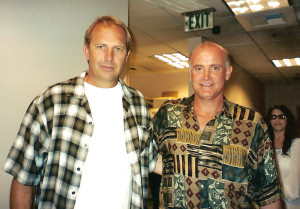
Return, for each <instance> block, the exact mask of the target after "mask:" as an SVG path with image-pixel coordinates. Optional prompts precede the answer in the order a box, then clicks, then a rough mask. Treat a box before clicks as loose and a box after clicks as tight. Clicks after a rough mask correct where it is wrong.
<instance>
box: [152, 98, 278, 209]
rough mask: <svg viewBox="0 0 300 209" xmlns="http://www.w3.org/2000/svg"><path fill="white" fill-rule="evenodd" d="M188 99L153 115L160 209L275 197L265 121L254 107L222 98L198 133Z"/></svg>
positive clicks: (247, 203) (236, 204)
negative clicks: (219, 107)
mask: <svg viewBox="0 0 300 209" xmlns="http://www.w3.org/2000/svg"><path fill="white" fill-rule="evenodd" d="M193 98H194V96H191V97H189V98H183V99H178V100H172V101H167V102H166V103H165V104H163V105H162V106H161V108H160V109H159V111H158V112H157V113H156V115H155V116H154V120H153V123H154V136H155V138H156V140H157V141H158V144H159V150H160V153H161V154H162V156H163V176H162V183H161V188H160V190H161V192H160V193H161V196H160V203H161V205H162V207H163V208H189V209H193V208H214V209H215V208H251V205H252V203H253V202H256V203H257V204H258V205H259V206H263V205H268V204H270V203H272V202H274V201H276V200H277V199H279V198H280V192H281V191H280V188H279V180H278V178H277V173H276V170H275V166H274V160H273V158H272V153H271V142H270V140H269V137H268V135H267V129H266V124H265V122H264V121H263V118H262V117H261V115H260V114H259V113H258V112H255V111H254V110H252V109H249V108H246V107H242V106H240V105H237V104H234V103H232V102H229V101H228V100H227V99H226V98H224V106H223V109H222V112H221V113H220V114H218V115H217V116H216V117H215V118H214V119H212V120H211V121H209V122H208V123H207V124H206V126H205V128H204V130H203V132H202V133H201V132H200V127H199V122H198V120H197V117H196V115H195V114H194V113H193Z"/></svg>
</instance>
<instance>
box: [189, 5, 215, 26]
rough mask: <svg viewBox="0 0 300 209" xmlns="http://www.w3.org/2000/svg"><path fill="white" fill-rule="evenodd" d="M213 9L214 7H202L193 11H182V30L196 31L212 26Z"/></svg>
mask: <svg viewBox="0 0 300 209" xmlns="http://www.w3.org/2000/svg"><path fill="white" fill-rule="evenodd" d="M214 11H215V9H213V8H210V9H204V10H198V11H193V12H187V13H183V16H184V31H185V32H190V31H197V30H204V29H209V28H213V27H214Z"/></svg>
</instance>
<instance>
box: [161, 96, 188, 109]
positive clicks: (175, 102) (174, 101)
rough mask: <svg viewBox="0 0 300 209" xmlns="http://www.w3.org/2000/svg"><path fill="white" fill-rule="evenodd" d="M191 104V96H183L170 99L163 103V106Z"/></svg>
mask: <svg viewBox="0 0 300 209" xmlns="http://www.w3.org/2000/svg"><path fill="white" fill-rule="evenodd" d="M190 104H191V101H190V98H189V97H183V98H178V99H168V100H166V101H165V102H164V103H163V104H162V105H161V108H163V107H166V106H174V107H179V106H189V105H190Z"/></svg>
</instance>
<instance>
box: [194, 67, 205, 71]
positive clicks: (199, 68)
mask: <svg viewBox="0 0 300 209" xmlns="http://www.w3.org/2000/svg"><path fill="white" fill-rule="evenodd" d="M194 70H195V71H202V70H203V67H195V68H194Z"/></svg>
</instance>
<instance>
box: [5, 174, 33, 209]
mask: <svg viewBox="0 0 300 209" xmlns="http://www.w3.org/2000/svg"><path fill="white" fill-rule="evenodd" d="M34 192H35V187H34V186H26V185H24V184H21V183H20V182H19V181H18V180H17V179H16V178H13V180H12V183H11V189H10V208H11V209H30V208H33V203H34Z"/></svg>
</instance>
